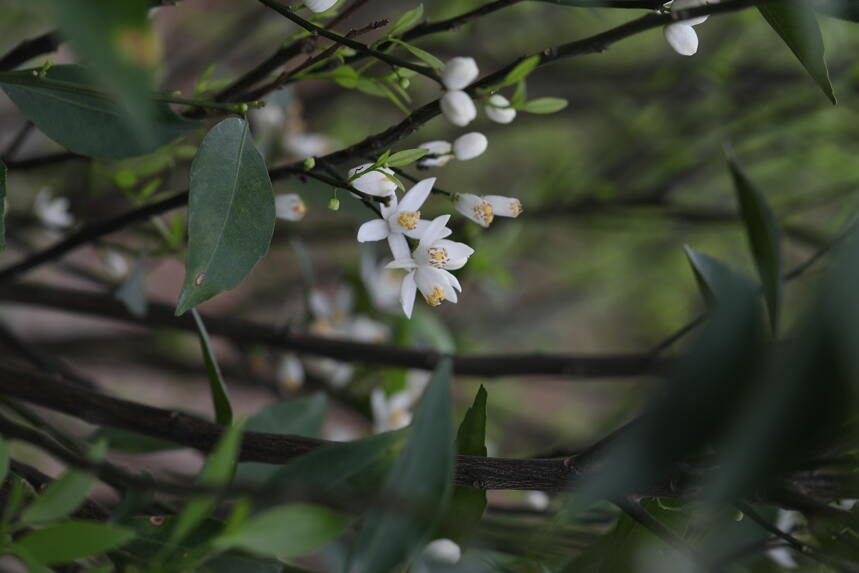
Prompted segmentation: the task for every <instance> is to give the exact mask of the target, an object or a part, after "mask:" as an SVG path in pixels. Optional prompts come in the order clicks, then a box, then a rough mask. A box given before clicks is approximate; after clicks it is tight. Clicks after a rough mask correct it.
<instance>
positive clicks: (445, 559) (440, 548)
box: [423, 538, 462, 565]
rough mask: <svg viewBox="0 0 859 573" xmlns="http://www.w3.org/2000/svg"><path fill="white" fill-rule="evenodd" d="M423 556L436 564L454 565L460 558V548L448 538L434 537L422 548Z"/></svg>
mask: <svg viewBox="0 0 859 573" xmlns="http://www.w3.org/2000/svg"><path fill="white" fill-rule="evenodd" d="M423 555H424V557H425V558H426V559H427V560H429V561H433V562H435V563H438V564H444V565H456V564H457V563H459V560H460V559H461V558H462V550H461V549H460V548H459V545H457V544H456V543H455V542H454V541H452V540H450V539H445V538H442V539H436V540H435V541H432V542H430V543H429V544H427V546H426V547H425V548H424V551H423Z"/></svg>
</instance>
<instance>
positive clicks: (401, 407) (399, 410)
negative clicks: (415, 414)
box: [370, 388, 412, 434]
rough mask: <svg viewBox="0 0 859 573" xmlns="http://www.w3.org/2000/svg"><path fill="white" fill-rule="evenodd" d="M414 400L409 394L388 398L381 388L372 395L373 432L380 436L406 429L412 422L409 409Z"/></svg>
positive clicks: (396, 394)
mask: <svg viewBox="0 0 859 573" xmlns="http://www.w3.org/2000/svg"><path fill="white" fill-rule="evenodd" d="M411 406H412V399H411V396H409V394H408V392H397V393H395V394H392V395H391V396H386V395H385V391H384V390H382V389H381V388H375V389H374V390H373V391H372V392H371V393H370V407H371V409H372V410H373V432H375V433H377V434H380V433H382V432H390V431H392V430H399V429H400V428H405V427H406V426H408V425H409V424H410V423H411V422H412V414H411V412H409V408H410V407H411Z"/></svg>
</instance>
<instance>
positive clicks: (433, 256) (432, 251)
mask: <svg viewBox="0 0 859 573" xmlns="http://www.w3.org/2000/svg"><path fill="white" fill-rule="evenodd" d="M427 252H428V253H429V257H430V261H429V262H430V264H431V265H432V266H434V267H437V268H440V269H441V268H444V266H445V265H446V264H447V263H448V262H449V261H450V258H449V257H448V256H447V249H445V248H443V247H430V248H429V249H428V250H427Z"/></svg>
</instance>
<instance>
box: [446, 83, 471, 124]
mask: <svg viewBox="0 0 859 573" xmlns="http://www.w3.org/2000/svg"><path fill="white" fill-rule="evenodd" d="M441 112H442V113H443V114H444V116H445V117H446V118H447V119H448V121H450V122H451V123H452V124H453V125H458V126H459V127H464V126H466V125H468V124H469V123H471V121H472V120H473V119H474V118H475V117H477V108H476V107H475V106H474V102H473V101H471V98H470V97H469V95H468V94H467V93H465V92H463V91H450V92H447V93H446V94H444V96H443V97H442V98H441Z"/></svg>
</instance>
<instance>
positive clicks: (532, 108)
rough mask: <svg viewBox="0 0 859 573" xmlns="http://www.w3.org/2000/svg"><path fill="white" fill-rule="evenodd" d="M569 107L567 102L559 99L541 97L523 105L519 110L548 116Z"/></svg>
mask: <svg viewBox="0 0 859 573" xmlns="http://www.w3.org/2000/svg"><path fill="white" fill-rule="evenodd" d="M565 107H567V100H565V99H563V98H559V97H541V98H537V99H532V100H531V101H528V102H525V103H524V104H522V106H521V107H519V109H521V110H522V111H526V112H528V113H539V114H548V113H555V112H558V111H561V110H562V109H564V108H565Z"/></svg>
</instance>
